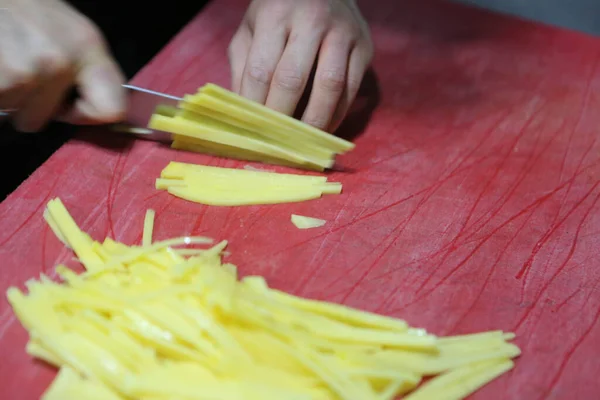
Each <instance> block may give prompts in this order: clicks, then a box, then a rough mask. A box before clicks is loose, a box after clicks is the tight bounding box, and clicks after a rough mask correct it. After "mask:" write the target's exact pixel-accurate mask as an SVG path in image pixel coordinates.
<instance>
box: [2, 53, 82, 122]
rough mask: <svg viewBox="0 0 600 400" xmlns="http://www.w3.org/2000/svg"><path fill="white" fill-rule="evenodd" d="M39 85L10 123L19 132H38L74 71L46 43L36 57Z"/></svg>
mask: <svg viewBox="0 0 600 400" xmlns="http://www.w3.org/2000/svg"><path fill="white" fill-rule="evenodd" d="M37 63H38V65H39V67H38V71H39V72H38V73H39V76H40V81H39V86H38V87H37V88H36V89H35V91H33V92H31V96H30V97H28V98H27V100H25V101H24V102H23V104H21V105H20V107H19V110H18V111H17V113H16V115H15V117H14V119H13V123H14V125H15V127H16V128H17V129H18V130H20V131H23V132H38V131H40V130H42V129H43V128H44V127H45V126H46V125H47V123H48V122H49V121H50V120H51V119H52V118H53V117H54V115H55V114H56V112H57V111H58V110H59V108H60V106H61V105H62V102H63V99H64V96H65V92H66V91H67V89H68V88H69V87H70V86H71V84H72V82H73V77H74V70H73V68H72V65H71V62H70V60H69V59H68V58H67V57H66V56H64V55H63V54H62V53H61V51H60V50H58V49H51V48H49V47H48V46H46V47H45V49H44V54H42V55H41V56H39V57H38V61H37Z"/></svg>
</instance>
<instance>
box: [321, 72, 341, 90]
mask: <svg viewBox="0 0 600 400" xmlns="http://www.w3.org/2000/svg"><path fill="white" fill-rule="evenodd" d="M319 84H320V85H321V86H322V87H323V88H325V89H327V90H329V91H332V92H341V91H343V90H344V88H345V87H346V72H345V71H344V70H341V69H330V70H326V71H323V72H322V73H321V76H320V77H319Z"/></svg>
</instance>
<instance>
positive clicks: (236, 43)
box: [227, 23, 252, 93]
mask: <svg viewBox="0 0 600 400" xmlns="http://www.w3.org/2000/svg"><path fill="white" fill-rule="evenodd" d="M251 44H252V34H251V32H250V28H249V27H248V25H246V24H245V23H243V24H242V25H241V26H240V28H239V29H238V31H237V32H236V34H235V35H234V36H233V39H231V43H230V44H229V49H228V52H227V53H228V57H229V66H230V68H231V89H232V90H233V91H234V92H236V93H240V89H241V86H242V76H243V74H244V66H245V65H246V60H247V59H248V53H249V52H250V45H251Z"/></svg>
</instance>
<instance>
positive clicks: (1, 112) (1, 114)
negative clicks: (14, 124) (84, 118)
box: [0, 86, 79, 125]
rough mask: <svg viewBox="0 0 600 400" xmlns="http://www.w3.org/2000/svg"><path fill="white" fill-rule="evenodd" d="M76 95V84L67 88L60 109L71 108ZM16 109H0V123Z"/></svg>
mask: <svg viewBox="0 0 600 400" xmlns="http://www.w3.org/2000/svg"><path fill="white" fill-rule="evenodd" d="M78 97H79V91H78V90H77V87H76V86H73V87H72V88H71V89H69V91H68V92H67V94H66V96H65V100H64V102H63V105H62V106H61V111H62V110H68V109H69V108H71V107H72V106H73V105H74V104H75V101H76V100H77V98H78ZM17 111H18V109H0V125H2V124H4V123H5V122H6V121H8V120H9V119H10V118H11V116H12V115H13V114H14V113H16V112H17ZM59 114H60V112H59Z"/></svg>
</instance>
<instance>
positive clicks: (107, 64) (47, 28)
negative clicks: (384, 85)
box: [0, 0, 373, 132]
mask: <svg viewBox="0 0 600 400" xmlns="http://www.w3.org/2000/svg"><path fill="white" fill-rule="evenodd" d="M372 54H373V47H372V44H371V39H370V36H369V30H368V26H367V24H366V22H365V21H364V19H363V18H362V16H361V14H360V11H359V10H358V7H357V6H356V4H355V0H253V1H252V2H251V3H250V6H249V8H248V11H247V13H246V15H245V17H244V19H243V21H242V23H241V25H240V27H239V29H238V30H237V32H236V34H235V35H234V37H233V39H232V41H231V44H230V46H229V60H230V64H231V71H232V88H233V90H234V91H236V92H238V93H240V94H241V95H243V96H245V97H247V98H249V99H252V100H255V101H257V102H260V103H262V104H266V105H267V106H268V107H271V108H273V109H275V110H277V111H280V112H283V113H285V114H288V115H292V114H293V113H294V111H295V110H296V108H297V106H298V102H299V101H300V99H301V97H302V94H303V92H304V90H305V88H306V87H307V85H308V84H309V78H310V75H311V72H312V71H313V69H315V71H316V72H315V77H314V82H313V83H312V90H311V94H310V97H309V102H308V105H307V108H306V110H305V112H304V114H303V116H302V120H303V121H305V122H307V123H309V124H311V125H313V126H315V127H317V128H320V129H324V130H329V131H334V130H335V129H336V128H337V126H338V125H339V124H340V122H341V121H342V119H343V118H344V116H345V114H346V112H347V111H348V109H349V107H350V105H351V103H352V101H353V100H354V98H355V97H356V94H357V92H358V88H359V86H360V83H361V81H362V78H363V75H364V73H365V71H366V69H367V67H368V66H369V63H370V61H371V58H372ZM124 81H125V79H124V76H123V74H122V72H121V71H120V69H119V67H118V65H117V63H116V62H115V61H114V60H113V58H112V56H111V54H110V52H109V50H108V48H107V45H106V43H105V41H104V39H103V37H102V35H101V33H100V31H99V29H98V28H97V27H96V26H95V25H94V23H93V22H92V21H90V20H88V19H87V18H86V17H85V16H83V15H82V14H80V13H79V12H78V11H76V10H75V9H73V8H72V7H71V6H70V5H68V4H66V3H64V2H62V1H61V0H0V109H15V110H17V112H16V113H15V114H14V116H13V118H12V123H13V125H14V126H15V127H16V128H17V129H18V130H20V131H24V132H37V131H40V130H42V129H43V128H44V127H45V126H46V125H47V124H48V122H49V121H51V120H52V119H58V120H62V121H65V122H69V123H73V124H105V123H112V122H117V121H119V120H121V119H122V118H123V116H124V113H125V111H126V110H125V107H126V98H125V96H126V94H125V91H124V90H123V88H122V87H121V85H122V84H123V83H124ZM73 87H77V88H78V92H79V98H77V99H76V100H75V102H74V103H72V104H71V103H69V106H68V107H67V108H65V106H64V105H65V100H66V99H67V96H68V93H69V91H70V89H71V88H73Z"/></svg>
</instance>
